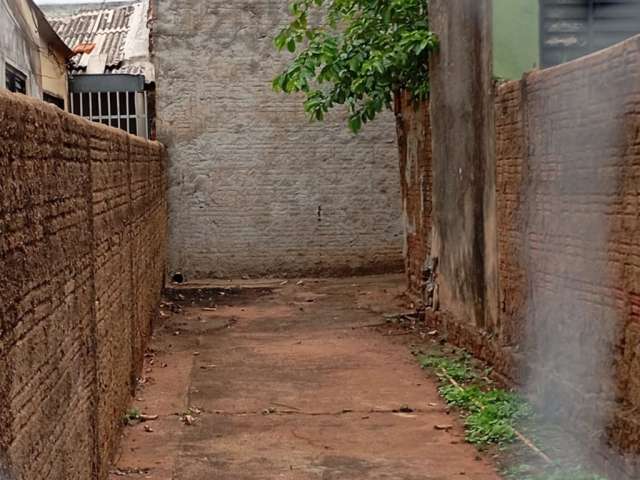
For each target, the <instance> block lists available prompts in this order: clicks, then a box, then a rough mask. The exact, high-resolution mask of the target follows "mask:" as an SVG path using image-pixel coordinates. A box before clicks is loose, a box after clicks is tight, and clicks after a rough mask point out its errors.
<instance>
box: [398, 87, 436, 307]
mask: <svg viewBox="0 0 640 480" xmlns="http://www.w3.org/2000/svg"><path fill="white" fill-rule="evenodd" d="M395 110H396V128H397V133H398V143H399V148H400V185H401V192H402V214H403V217H404V219H403V220H404V228H405V246H404V248H405V270H406V273H407V277H408V282H409V290H410V292H411V293H412V294H413V295H420V294H421V292H422V271H423V268H424V264H425V261H426V260H427V257H428V256H429V252H430V251H431V188H432V183H431V182H432V178H431V175H432V169H431V124H430V119H429V106H428V104H426V103H414V102H413V101H411V99H410V97H409V95H406V94H403V95H402V96H400V97H399V98H397V99H396V106H395Z"/></svg>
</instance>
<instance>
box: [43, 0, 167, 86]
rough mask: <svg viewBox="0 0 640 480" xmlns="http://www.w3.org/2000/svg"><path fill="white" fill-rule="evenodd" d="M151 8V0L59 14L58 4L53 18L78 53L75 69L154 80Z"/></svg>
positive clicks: (76, 54) (51, 16)
mask: <svg viewBox="0 0 640 480" xmlns="http://www.w3.org/2000/svg"><path fill="white" fill-rule="evenodd" d="M148 10H149V2H148V0H139V1H132V2H120V3H118V4H115V5H113V6H111V5H109V4H100V5H99V7H97V8H96V7H95V6H94V7H91V6H85V7H83V8H82V9H80V11H76V12H74V13H72V14H70V15H66V16H56V14H57V13H59V12H60V9H59V7H58V10H52V11H51V13H50V14H49V15H50V18H49V21H50V23H51V25H52V27H53V28H54V29H55V30H56V32H57V33H58V35H60V37H62V39H63V40H64V41H65V42H66V43H67V45H69V47H71V49H72V50H73V51H74V52H75V56H74V57H73V60H72V62H73V65H74V68H73V70H74V71H75V72H77V73H94V74H95V73H126V74H133V75H144V77H145V80H146V81H147V82H153V81H155V70H154V67H153V65H152V63H151V59H150V54H149V27H148V25H147V20H148ZM45 11H46V10H45Z"/></svg>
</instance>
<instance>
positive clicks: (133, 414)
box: [122, 408, 141, 425]
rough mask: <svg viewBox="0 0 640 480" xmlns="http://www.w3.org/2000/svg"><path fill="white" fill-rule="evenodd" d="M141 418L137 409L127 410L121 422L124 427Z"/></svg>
mask: <svg viewBox="0 0 640 480" xmlns="http://www.w3.org/2000/svg"><path fill="white" fill-rule="evenodd" d="M140 418H141V414H140V410H138V409H137V408H131V409H129V410H127V413H125V414H124V416H123V417H122V422H123V423H124V424H125V425H133V424H135V423H137V422H138V421H139V420H140Z"/></svg>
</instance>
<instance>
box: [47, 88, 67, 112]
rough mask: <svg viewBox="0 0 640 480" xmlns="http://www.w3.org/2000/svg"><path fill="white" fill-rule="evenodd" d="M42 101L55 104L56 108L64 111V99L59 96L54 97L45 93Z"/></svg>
mask: <svg viewBox="0 0 640 480" xmlns="http://www.w3.org/2000/svg"><path fill="white" fill-rule="evenodd" d="M42 99H43V100H44V101H45V102H47V103H53V104H54V105H55V106H56V107H58V108H61V109H62V110H64V99H62V98H60V97H58V96H57V95H52V94H51V93H47V92H44V93H43V94H42Z"/></svg>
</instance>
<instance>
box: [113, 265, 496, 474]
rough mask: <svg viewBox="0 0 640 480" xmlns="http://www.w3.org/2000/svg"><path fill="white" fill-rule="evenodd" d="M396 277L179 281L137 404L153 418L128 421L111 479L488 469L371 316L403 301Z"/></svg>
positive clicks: (399, 307)
mask: <svg viewBox="0 0 640 480" xmlns="http://www.w3.org/2000/svg"><path fill="white" fill-rule="evenodd" d="M403 282H404V278H403V277H400V276H376V277H358V278H350V279H325V280H304V281H303V282H300V283H298V282H296V281H289V282H287V283H286V284H283V282H280V281H268V282H267V281H265V282H243V283H244V284H243V285H242V288H241V289H237V290H236V289H227V290H221V289H219V288H206V287H211V286H207V285H204V284H203V285H200V287H202V288H203V290H202V291H200V292H199V293H198V294H197V296H196V297H195V300H194V297H192V291H188V290H186V289H185V290H179V291H178V292H177V293H176V294H175V295H174V298H173V300H174V301H175V304H167V305H165V307H166V308H165V312H164V313H163V318H162V320H161V322H160V324H159V325H158V326H157V328H156V333H155V336H154V339H153V342H152V346H151V350H150V352H149V353H148V354H147V358H146V367H145V377H144V378H143V379H142V380H141V383H142V385H141V388H140V389H139V392H138V395H137V399H136V401H135V405H134V407H135V408H137V409H138V410H139V411H140V412H142V413H143V414H147V415H152V416H155V415H158V418H157V419H155V420H151V421H146V422H142V423H138V424H135V425H133V426H130V427H127V428H126V429H125V435H124V438H123V443H122V450H121V453H120V456H119V458H118V459H117V462H116V465H115V466H114V468H113V470H112V475H111V478H112V479H114V480H115V479H119V478H123V477H131V478H152V479H163V480H169V479H172V480H205V479H207V480H209V479H221V480H223V479H234V480H235V479H237V480H240V479H246V480H250V479H276V478H278V479H291V480H298V479H300V480H302V479H305V480H306V479H323V480H331V479H394V480H418V479H429V480H449V479H464V478H466V479H472V480H497V479H498V478H499V477H498V475H497V474H496V472H495V468H494V467H493V466H492V465H491V463H490V462H488V461H487V460H486V459H484V458H482V457H481V456H479V455H478V453H477V451H476V450H475V449H474V447H472V446H470V445H468V444H466V443H465V442H464V434H463V430H462V428H461V426H460V425H459V424H458V422H457V420H456V419H455V418H454V416H453V415H448V414H447V409H446V407H445V405H444V404H443V403H442V401H441V400H440V398H439V396H438V393H437V390H436V383H435V381H434V380H433V379H430V378H428V377H427V376H426V374H425V373H424V372H423V371H422V370H421V369H420V368H419V366H418V365H417V363H416V361H415V359H414V358H413V357H412V356H411V354H410V352H409V350H408V349H407V346H406V341H405V340H404V339H403V337H401V336H395V335H396V334H391V335H387V336H385V335H384V334H381V333H380V331H379V329H376V328H374V327H372V326H373V325H377V324H380V323H384V321H385V320H384V317H383V314H385V313H398V312H402V311H405V310H406V309H407V305H406V301H404V300H403V299H402V296H401V293H402V289H403ZM219 286H220V285H217V287H219ZM224 286H226V287H228V286H230V285H229V284H225V285H224ZM170 310H173V311H170ZM134 416H135V415H134Z"/></svg>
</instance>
